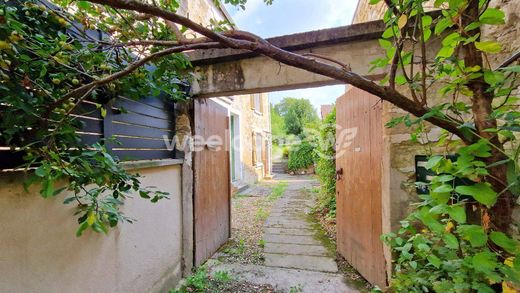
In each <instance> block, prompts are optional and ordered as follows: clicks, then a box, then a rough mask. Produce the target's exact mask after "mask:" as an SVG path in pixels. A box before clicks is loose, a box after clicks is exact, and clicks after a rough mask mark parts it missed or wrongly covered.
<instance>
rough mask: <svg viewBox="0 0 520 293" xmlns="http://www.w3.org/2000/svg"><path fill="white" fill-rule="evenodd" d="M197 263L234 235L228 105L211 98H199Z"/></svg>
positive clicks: (196, 172) (194, 166)
mask: <svg viewBox="0 0 520 293" xmlns="http://www.w3.org/2000/svg"><path fill="white" fill-rule="evenodd" d="M194 110H195V123H194V124H195V135H196V136H195V147H196V150H195V152H194V165H193V168H194V176H195V192H194V201H193V202H194V209H195V225H194V229H195V265H196V266H198V265H200V264H202V263H203V262H204V261H206V260H207V259H209V258H210V257H211V256H212V255H213V254H214V253H215V252H216V251H217V250H218V249H219V248H220V247H221V246H222V244H224V243H225V242H226V241H227V240H228V239H229V237H230V233H231V228H230V225H231V221H230V220H231V217H230V212H231V210H230V204H231V197H230V195H231V192H230V182H231V181H230V172H229V151H228V148H227V140H228V136H227V135H226V134H227V130H228V121H229V120H228V119H229V118H228V113H227V109H226V108H224V107H223V106H221V105H219V104H217V103H215V102H214V101H212V100H210V99H204V100H203V99H200V100H197V101H195V109H194Z"/></svg>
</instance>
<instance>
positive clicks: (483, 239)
mask: <svg viewBox="0 0 520 293" xmlns="http://www.w3.org/2000/svg"><path fill="white" fill-rule="evenodd" d="M457 230H458V231H459V232H460V234H461V236H462V237H463V238H464V239H465V240H468V241H469V242H470V244H471V246H473V247H482V246H484V245H486V243H487V239H488V237H487V234H486V232H484V229H483V228H482V227H481V226H478V225H462V226H460V227H458V229H457Z"/></svg>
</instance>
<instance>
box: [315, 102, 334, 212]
mask: <svg viewBox="0 0 520 293" xmlns="http://www.w3.org/2000/svg"><path fill="white" fill-rule="evenodd" d="M335 142H336V108H334V109H333V111H332V112H331V113H330V114H329V115H327V117H325V120H324V121H323V126H322V128H321V131H320V144H319V147H318V152H319V154H320V155H319V156H318V159H317V163H316V174H317V175H318V179H319V180H320V192H319V195H318V205H317V210H318V211H319V212H326V213H327V215H328V216H329V217H332V218H335V216H336V159H335V156H336V150H335V148H334V145H335Z"/></svg>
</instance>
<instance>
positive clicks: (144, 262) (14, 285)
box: [0, 165, 182, 293]
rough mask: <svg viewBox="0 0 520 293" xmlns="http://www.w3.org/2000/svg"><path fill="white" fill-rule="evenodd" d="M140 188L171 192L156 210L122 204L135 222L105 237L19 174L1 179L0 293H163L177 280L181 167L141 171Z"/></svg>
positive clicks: (138, 202)
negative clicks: (79, 232)
mask: <svg viewBox="0 0 520 293" xmlns="http://www.w3.org/2000/svg"><path fill="white" fill-rule="evenodd" d="M139 173H140V174H141V175H143V176H144V178H142V183H143V186H156V187H157V188H158V189H159V190H162V191H167V192H169V193H170V197H171V199H170V200H161V201H159V202H158V203H156V204H153V203H150V202H149V201H148V200H144V199H141V198H140V197H139V195H134V198H129V199H127V201H126V204H125V206H124V207H123V208H122V210H123V212H124V213H125V215H126V216H128V217H131V218H133V219H136V220H137V221H136V222H135V223H134V224H129V223H124V224H120V226H118V228H115V229H111V230H110V231H109V233H108V235H104V234H97V233H94V232H92V231H91V230H88V231H87V232H85V233H84V235H83V236H81V237H79V238H78V237H76V236H75V231H76V229H77V227H78V224H77V222H76V218H77V217H76V216H74V211H75V209H74V204H70V205H63V204H62V202H63V199H64V196H58V197H57V198H51V199H43V198H42V197H41V196H40V195H39V192H38V187H37V186H34V187H33V188H31V189H30V192H29V193H26V192H24V190H23V187H22V184H21V183H20V182H21V180H23V175H22V174H21V173H16V174H13V173H11V174H0V207H2V208H1V210H0V247H1V248H0V291H2V292H53V293H57V292H97V293H101V292H125V293H127V292H136V293H137V292H167V290H168V289H170V288H172V287H173V286H174V285H175V284H176V283H177V282H178V280H179V279H180V277H181V274H182V264H181V263H182V262H181V259H182V205H181V202H182V198H181V165H171V166H164V167H151V168H147V169H140V170H139Z"/></svg>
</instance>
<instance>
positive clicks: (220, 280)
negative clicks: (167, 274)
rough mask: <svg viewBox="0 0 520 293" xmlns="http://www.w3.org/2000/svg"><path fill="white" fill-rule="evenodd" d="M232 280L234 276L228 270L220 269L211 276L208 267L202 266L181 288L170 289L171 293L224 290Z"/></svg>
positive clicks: (203, 292)
mask: <svg viewBox="0 0 520 293" xmlns="http://www.w3.org/2000/svg"><path fill="white" fill-rule="evenodd" d="M231 281H232V277H231V275H230V274H229V273H228V272H224V271H218V272H215V273H214V274H213V276H211V275H210V274H209V272H208V269H207V267H205V266H201V267H199V268H198V269H197V271H196V272H195V273H194V274H193V275H191V276H189V277H188V278H186V279H185V280H184V282H183V283H182V285H181V286H180V288H179V289H173V290H170V291H169V293H188V292H192V293H206V292H224V290H225V289H226V286H227V285H228V284H229V283H230V282H231Z"/></svg>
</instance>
